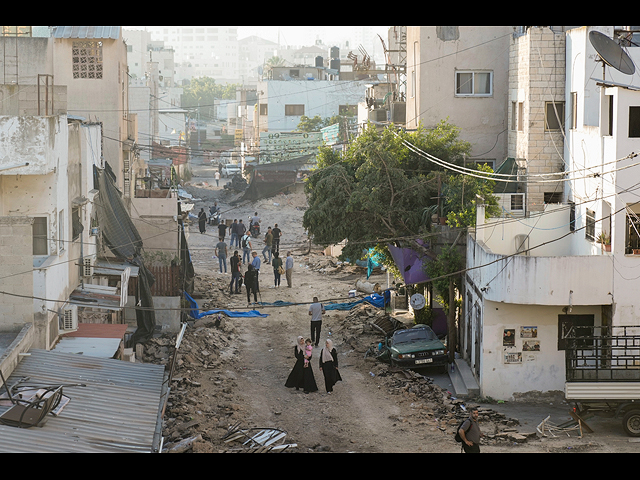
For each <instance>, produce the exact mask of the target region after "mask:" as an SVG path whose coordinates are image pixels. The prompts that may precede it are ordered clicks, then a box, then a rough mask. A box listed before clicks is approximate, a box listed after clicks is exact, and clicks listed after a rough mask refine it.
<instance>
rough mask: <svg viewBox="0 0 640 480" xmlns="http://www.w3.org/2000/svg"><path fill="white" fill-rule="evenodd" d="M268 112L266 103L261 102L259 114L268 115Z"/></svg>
mask: <svg viewBox="0 0 640 480" xmlns="http://www.w3.org/2000/svg"><path fill="white" fill-rule="evenodd" d="M268 112H269V108H268V105H267V104H266V103H261V104H260V115H268Z"/></svg>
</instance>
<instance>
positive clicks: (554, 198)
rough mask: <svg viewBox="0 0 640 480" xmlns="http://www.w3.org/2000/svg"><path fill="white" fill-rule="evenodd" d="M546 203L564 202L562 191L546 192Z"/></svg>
mask: <svg viewBox="0 0 640 480" xmlns="http://www.w3.org/2000/svg"><path fill="white" fill-rule="evenodd" d="M544 203H562V192H544Z"/></svg>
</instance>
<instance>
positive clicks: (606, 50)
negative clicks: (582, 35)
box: [589, 30, 636, 80]
mask: <svg viewBox="0 0 640 480" xmlns="http://www.w3.org/2000/svg"><path fill="white" fill-rule="evenodd" d="M589 41H590V42H591V45H593V48H595V49H596V52H598V56H599V57H600V59H601V60H602V79H603V80H604V71H605V65H609V66H610V67H613V68H615V69H616V70H618V71H619V72H622V73H624V74H626V75H633V74H634V73H635V71H636V66H635V65H634V64H633V60H631V57H629V55H628V54H627V52H625V51H624V50H623V49H622V47H621V46H620V45H618V44H617V43H616V41H615V40H613V39H611V38H609V37H607V36H606V35H605V34H603V33H601V32H598V31H596V30H592V31H590V32H589Z"/></svg>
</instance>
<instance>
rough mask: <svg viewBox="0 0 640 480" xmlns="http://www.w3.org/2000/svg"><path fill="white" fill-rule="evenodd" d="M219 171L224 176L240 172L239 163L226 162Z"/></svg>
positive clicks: (231, 175)
mask: <svg viewBox="0 0 640 480" xmlns="http://www.w3.org/2000/svg"><path fill="white" fill-rule="evenodd" d="M220 173H221V174H222V176H223V177H224V178H229V177H233V176H234V175H235V174H236V173H242V170H241V169H240V165H235V164H233V163H227V164H226V165H225V166H224V167H222V171H221V172H220Z"/></svg>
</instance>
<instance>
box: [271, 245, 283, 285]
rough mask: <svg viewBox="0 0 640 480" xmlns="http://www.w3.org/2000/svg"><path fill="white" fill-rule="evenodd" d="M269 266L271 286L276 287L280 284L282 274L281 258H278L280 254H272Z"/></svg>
mask: <svg viewBox="0 0 640 480" xmlns="http://www.w3.org/2000/svg"><path fill="white" fill-rule="evenodd" d="M271 266H272V267H273V286H274V287H275V288H278V287H279V286H280V277H281V275H282V270H280V269H281V268H282V259H281V258H280V255H278V252H275V253H274V254H273V262H272V263H271Z"/></svg>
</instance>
